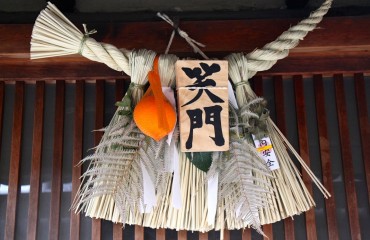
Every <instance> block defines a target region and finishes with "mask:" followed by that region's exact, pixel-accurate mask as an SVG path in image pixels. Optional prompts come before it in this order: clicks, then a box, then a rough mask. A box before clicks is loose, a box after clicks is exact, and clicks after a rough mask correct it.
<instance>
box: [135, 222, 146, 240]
mask: <svg viewBox="0 0 370 240" xmlns="http://www.w3.org/2000/svg"><path fill="white" fill-rule="evenodd" d="M143 239H144V227H142V226H139V225H135V240H143Z"/></svg>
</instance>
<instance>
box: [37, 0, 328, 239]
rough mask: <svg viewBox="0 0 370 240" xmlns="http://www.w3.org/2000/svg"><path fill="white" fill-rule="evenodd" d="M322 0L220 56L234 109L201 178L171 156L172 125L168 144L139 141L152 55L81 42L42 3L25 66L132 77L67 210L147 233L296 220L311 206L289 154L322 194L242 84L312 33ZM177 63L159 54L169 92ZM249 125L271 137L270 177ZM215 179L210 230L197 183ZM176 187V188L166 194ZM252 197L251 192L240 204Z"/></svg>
mask: <svg viewBox="0 0 370 240" xmlns="http://www.w3.org/2000/svg"><path fill="white" fill-rule="evenodd" d="M331 3H332V0H327V1H325V2H324V3H323V5H322V6H321V7H320V8H319V9H317V10H316V11H314V12H312V13H311V15H310V16H309V17H308V18H307V19H305V20H302V21H301V22H299V23H298V24H297V25H295V26H293V27H291V28H290V29H289V30H288V31H286V32H284V33H283V34H281V35H280V36H279V37H278V38H277V39H276V40H275V41H273V42H271V43H268V44H266V45H265V46H264V47H263V48H262V49H256V50H254V51H253V52H251V53H249V54H242V53H238V54H231V55H230V56H228V57H227V58H226V59H227V60H228V61H229V69H230V71H229V76H230V79H231V80H232V82H233V84H234V88H235V93H236V97H237V103H238V105H239V107H240V109H236V108H234V107H231V108H230V109H231V110H230V132H231V135H232V138H231V142H230V144H231V149H230V151H229V152H228V153H225V154H224V153H220V152H215V153H214V154H213V163H212V166H211V168H210V170H209V171H208V173H207V174H205V173H204V172H203V171H201V170H199V169H198V168H196V167H195V166H194V165H193V164H191V163H190V161H189V160H188V159H187V158H186V156H185V154H184V153H179V152H177V151H175V149H176V145H177V134H176V132H177V130H176V128H175V129H174V134H173V135H172V138H171V139H172V141H170V140H169V139H167V140H168V141H169V142H171V143H170V144H168V142H167V141H166V140H161V141H160V142H155V141H153V140H152V139H150V138H148V137H146V136H145V135H144V134H143V133H142V132H141V131H140V130H139V129H138V128H137V127H136V125H135V122H134V121H133V120H132V115H131V113H132V110H133V109H132V108H133V107H134V106H135V105H136V104H137V102H138V101H139V100H140V99H141V97H142V96H143V93H144V92H143V87H144V85H145V84H146V82H147V74H148V72H149V71H150V70H151V69H152V65H153V61H154V57H155V55H156V54H155V53H154V52H152V51H149V50H139V51H129V50H126V49H118V48H116V47H115V46H113V45H110V44H106V43H99V42H97V41H95V40H94V39H93V38H91V37H90V35H91V34H94V33H95V30H92V31H88V30H87V27H86V25H84V31H85V32H84V33H82V32H81V31H80V30H79V29H78V28H77V27H76V26H74V25H73V24H72V23H71V22H70V21H69V20H68V19H67V18H66V17H65V16H64V15H63V14H62V13H61V12H60V11H59V10H58V9H57V8H56V7H55V6H54V5H53V4H51V3H48V6H47V8H46V9H45V10H43V11H42V12H41V13H40V15H39V17H38V18H37V20H36V23H35V26H34V29H33V32H32V40H31V59H37V58H47V57H55V56H64V55H70V54H81V55H82V56H84V57H86V58H88V59H90V60H93V61H98V62H102V63H104V64H106V65H108V66H109V67H110V68H112V69H114V70H117V71H123V72H125V73H126V74H127V75H129V76H131V84H130V87H129V90H128V91H127V93H126V95H125V97H124V98H123V99H122V101H121V102H119V103H117V105H118V109H117V112H116V113H115V115H114V117H113V118H112V121H111V123H110V124H109V125H108V126H107V127H106V128H105V129H103V130H104V136H103V138H102V140H101V142H100V143H99V145H98V146H96V148H95V152H94V153H93V154H92V155H90V156H88V157H86V158H85V159H83V160H82V163H84V162H89V168H88V170H87V171H86V172H85V173H84V175H83V178H84V179H83V181H82V183H83V184H82V185H81V187H80V190H79V192H78V194H77V196H76V198H75V201H74V203H73V208H74V209H75V210H76V211H78V212H79V211H83V212H85V213H86V215H88V216H91V217H97V218H104V219H108V220H111V221H113V222H122V223H128V224H140V225H143V226H149V227H153V228H172V229H177V230H183V229H186V230H192V231H202V232H204V231H209V230H211V229H216V230H218V229H221V230H222V229H224V228H225V227H227V228H228V229H240V228H244V227H250V226H252V227H254V228H256V229H257V231H259V232H260V233H262V231H261V230H260V225H261V224H266V223H272V222H275V221H278V220H280V219H282V218H285V217H288V216H293V215H295V214H299V213H301V212H303V211H306V210H308V209H309V208H311V207H312V206H314V204H315V203H314V201H313V199H312V197H311V196H310V194H309V193H308V191H307V189H306V187H305V185H304V183H303V181H302V179H301V177H300V174H299V172H298V170H297V169H296V167H295V165H294V164H293V161H292V159H291V158H290V156H289V154H288V151H290V152H292V153H293V155H294V156H295V157H296V159H297V160H298V161H299V162H300V164H301V165H302V167H303V169H304V170H305V171H307V172H308V174H309V175H310V176H311V178H312V180H313V181H314V183H315V184H316V185H317V186H318V188H319V189H320V191H321V192H322V193H323V195H324V196H325V197H328V196H330V194H329V193H328V192H327V191H326V189H325V188H324V187H323V186H322V184H321V183H320V182H319V180H318V179H317V178H316V177H315V176H314V174H313V173H312V172H311V171H310V169H309V168H308V167H307V166H306V165H305V163H304V162H303V160H302V159H301V157H300V156H299V155H298V154H297V152H296V151H295V150H294V148H293V147H292V146H291V145H290V143H289V142H288V141H287V139H286V138H285V137H284V136H283V134H282V133H281V132H280V131H279V129H278V128H277V127H276V125H275V124H274V123H273V122H272V121H271V119H270V118H268V114H267V115H266V112H264V111H262V112H259V114H257V112H258V111H260V110H261V109H262V110H263V109H264V108H263V107H264V106H265V101H264V100H263V99H261V98H258V97H257V96H256V95H255V93H254V92H253V91H252V89H251V88H250V85H249V83H248V79H250V78H251V77H252V76H254V75H255V74H256V72H258V71H263V70H267V69H269V68H271V67H272V66H273V65H274V64H275V63H276V61H277V60H279V59H283V58H285V57H286V56H287V55H288V52H289V50H290V49H292V48H294V47H295V46H296V45H297V44H298V43H299V41H300V40H302V39H303V38H304V37H305V36H306V35H307V33H308V32H309V31H312V30H314V29H315V27H316V25H317V24H318V23H319V22H320V21H321V20H322V18H323V16H324V15H325V14H326V13H327V11H328V10H329V8H330V6H331ZM186 35H187V34H186ZM176 60H177V57H176V56H174V55H160V57H159V73H160V76H161V82H162V85H163V86H170V87H174V63H175V62H176ZM256 111H257V112H256ZM252 118H255V119H257V120H259V121H260V122H261V123H262V125H263V126H265V129H262V130H264V131H263V134H265V135H267V136H269V137H270V138H271V141H272V143H273V146H274V149H275V151H276V155H277V158H278V160H279V163H280V169H279V170H274V171H269V170H267V169H266V166H265V165H264V164H263V161H264V160H262V159H261V158H260V156H259V155H258V154H257V152H256V151H255V148H254V146H253V140H252V139H251V138H248V137H246V135H245V133H246V132H248V131H250V130H251V126H250V125H249V119H252ZM259 130H261V129H259ZM255 133H259V131H256V132H255ZM175 153H177V154H178V162H176V161H172V160H173V159H174V157H173V156H174V154H175ZM175 155H176V154H175ZM230 156H235V158H232V157H230ZM240 164H241V165H240ZM173 165H176V166H178V168H176V167H174V166H173ZM235 166H245V169H246V170H245V171H244V172H237V171H236V173H235V171H234V175H233V174H229V173H230V172H231V171H233V170H235V169H233V168H235ZM176 169H177V170H176ZM237 169H241V168H237ZM176 171H177V173H176ZM173 172H174V173H173ZM176 174H177V175H176ZM175 175H176V176H177V180H176V177H175ZM215 175H218V179H219V181H218V187H219V193H218V202H217V212H216V216H215V220H214V222H213V224H209V222H208V221H209V220H208V219H209V213H208V210H207V201H208V199H207V196H208V193H207V191H208V189H207V184H206V182H207V181H208V180H209V179H210V178H212V177H214V176H215ZM235 179H240V180H235ZM144 182H145V184H144ZM147 183H149V185H152V188H155V189H154V192H155V193H154V194H155V195H154V197H155V198H156V200H157V201H156V203H149V202H148V199H147V197H148V196H146V194H148V191H147V189H145V187H144V186H146V185H148V184H147ZM177 183H178V184H179V185H180V189H179V191H178V190H176V189H175V188H174V186H176V185H177ZM195 183H198V184H195ZM143 189H145V191H144V190H143ZM149 190H150V189H149ZM151 190H153V189H151ZM251 191H254V192H258V193H257V194H255V195H251V196H250V197H249V199H248V200H247V201H246V199H247V198H246V196H247V195H248V193H251ZM174 192H176V193H178V194H179V195H181V196H180V200H179V199H177V200H176V198H174V195H175V194H174ZM237 196H240V197H237ZM243 199H244V200H243ZM175 201H180V205H181V207H178V206H177V207H176V206H175V205H176V204H175V203H174V202H175ZM247 202H248V203H247ZM252 203H253V204H252ZM177 204H178V203H177ZM225 223H226V226H225Z"/></svg>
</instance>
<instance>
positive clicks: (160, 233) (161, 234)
mask: <svg viewBox="0 0 370 240" xmlns="http://www.w3.org/2000/svg"><path fill="white" fill-rule="evenodd" d="M165 238H166V229H164V228H160V229H156V231H155V239H165Z"/></svg>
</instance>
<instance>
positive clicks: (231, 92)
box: [227, 81, 239, 109]
mask: <svg viewBox="0 0 370 240" xmlns="http://www.w3.org/2000/svg"><path fill="white" fill-rule="evenodd" d="M227 85H228V88H227V89H228V93H229V102H230V103H231V105H232V106H233V107H234V108H235V109H239V107H238V103H237V102H236V98H235V94H234V90H233V86H232V85H231V83H230V81H228V82H227Z"/></svg>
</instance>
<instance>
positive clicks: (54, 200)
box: [49, 81, 64, 240]
mask: <svg viewBox="0 0 370 240" xmlns="http://www.w3.org/2000/svg"><path fill="white" fill-rule="evenodd" d="M54 124H55V125H54V152H53V168H52V169H53V170H52V179H51V197H50V201H51V204H50V218H49V219H50V221H49V239H52V240H54V239H58V237H59V220H60V217H59V215H60V201H61V199H60V196H61V188H62V161H63V130H64V81H57V82H56V95H55V120H54Z"/></svg>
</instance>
